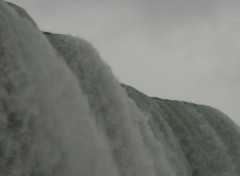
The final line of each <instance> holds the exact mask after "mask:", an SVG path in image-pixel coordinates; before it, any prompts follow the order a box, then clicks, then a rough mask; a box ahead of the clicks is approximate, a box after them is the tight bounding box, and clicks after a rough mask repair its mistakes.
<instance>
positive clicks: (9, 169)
mask: <svg viewBox="0 0 240 176" xmlns="http://www.w3.org/2000/svg"><path fill="white" fill-rule="evenodd" d="M238 141H240V130H239V127H237V126H236V125H235V124H234V123H233V122H232V121H231V120H230V119H228V117H227V116H226V115H224V114H222V113H221V112H219V111H217V110H215V109H212V108H210V107H206V106H200V105H195V104H191V103H186V102H177V101H169V100H162V99H158V98H151V97H148V96H146V95H144V94H142V93H140V92H138V91H137V90H135V89H133V88H131V87H129V86H126V85H121V84H120V83H119V81H118V80H117V79H116V78H115V76H114V74H113V73H112V71H111V69H110V68H109V66H108V65H107V64H106V63H104V61H103V60H102V59H101V57H100V55H99V54H98V52H97V51H96V50H95V49H94V48H93V47H92V46H91V44H89V43H88V42H87V41H85V40H82V39H79V38H76V37H72V36H70V35H62V34H52V33H45V34H44V33H42V32H41V31H40V30H39V28H38V26H37V24H36V23H35V22H34V21H33V19H32V18H31V17H30V16H29V15H28V14H27V13H26V12H25V10H24V9H22V8H20V7H18V6H16V5H13V4H9V3H6V2H4V1H2V0H0V176H237V175H239V174H240V164H239V163H240V162H239V161H240V153H239V149H240V142H238Z"/></svg>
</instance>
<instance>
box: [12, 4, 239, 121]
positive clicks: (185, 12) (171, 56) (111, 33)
mask: <svg viewBox="0 0 240 176" xmlns="http://www.w3.org/2000/svg"><path fill="white" fill-rule="evenodd" d="M10 2H13V3H15V4H18V5H20V6H21V7H23V8H24V9H26V10H27V11H28V12H29V14H30V15H31V16H32V17H33V18H34V20H35V21H36V23H37V24H38V26H39V27H40V29H42V30H44V31H50V32H56V33H64V34H71V35H75V36H79V37H81V38H84V39H86V40H88V41H90V42H91V43H92V44H93V45H94V46H95V48H97V50H98V51H99V53H100V55H101V56H102V58H103V59H104V60H105V62H106V63H108V64H109V65H110V66H111V68H112V70H113V72H114V74H115V75H116V77H117V78H118V79H119V80H120V81H121V82H123V83H126V84H130V85H132V86H134V87H135V88H137V89H139V90H141V91H143V92H144V93H146V94H148V95H149V96H157V97H160V98H167V99H176V100H185V101H190V102H195V103H200V104H206V105H210V106H213V107H216V108H218V109H220V110H221V111H223V112H224V113H226V114H228V115H229V116H230V117H231V118H232V119H234V120H235V121H237V122H238V124H240V115H239V114H240V107H239V100H240V93H239V90H240V69H239V66H240V12H239V9H240V1H239V0H228V1H227V0H225V1H223V0H163V1H161V0H92V1H91V0H58V1H53V0H52V1H50V0H11V1H10Z"/></svg>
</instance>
